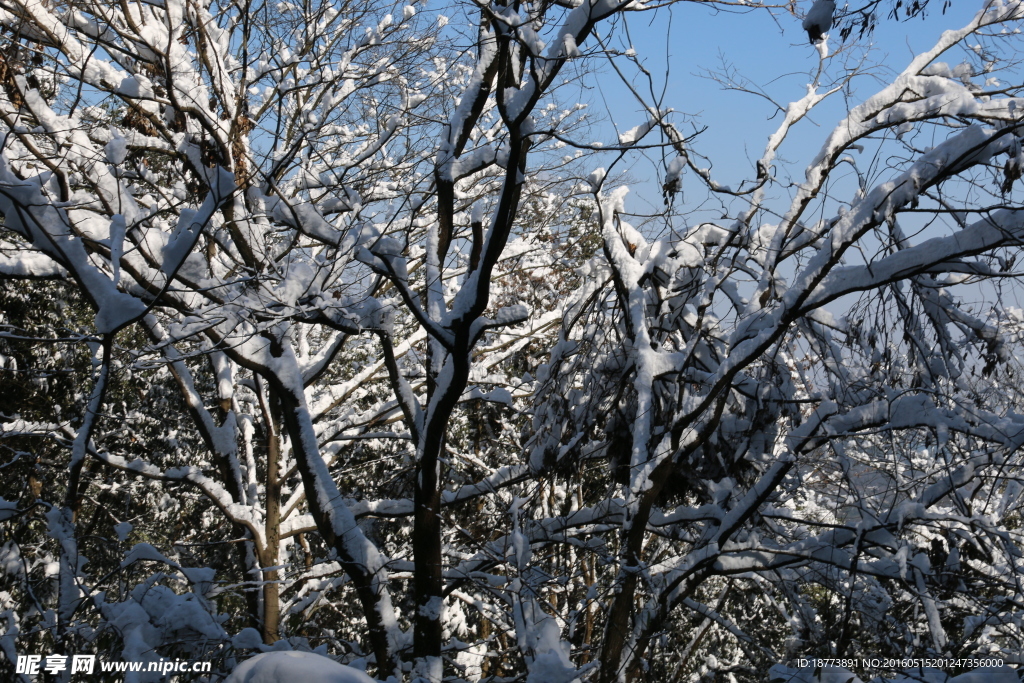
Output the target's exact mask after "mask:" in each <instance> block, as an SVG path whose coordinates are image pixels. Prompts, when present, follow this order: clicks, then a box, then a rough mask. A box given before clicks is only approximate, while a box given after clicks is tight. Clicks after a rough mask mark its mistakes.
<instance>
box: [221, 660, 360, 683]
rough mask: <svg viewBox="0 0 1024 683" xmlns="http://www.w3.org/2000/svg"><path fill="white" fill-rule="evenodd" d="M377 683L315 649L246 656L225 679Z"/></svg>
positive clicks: (269, 682)
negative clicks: (316, 652) (313, 650)
mask: <svg viewBox="0 0 1024 683" xmlns="http://www.w3.org/2000/svg"><path fill="white" fill-rule="evenodd" d="M284 681H302V683H376V681H374V680H373V679H372V678H370V677H369V676H367V675H366V674H365V673H363V672H362V671H360V670H359V669H353V668H352V667H350V666H344V665H342V664H338V663H337V662H336V661H334V660H333V659H328V658H327V657H324V656H322V655H318V654H315V653H313V652H264V653H263V654H261V655H256V656H255V657H253V658H252V659H247V660H246V661H244V662H242V663H241V664H239V665H238V667H237V668H236V669H235V670H234V671H233V672H232V673H231V675H230V676H228V678H227V680H226V681H224V683H283V682H284Z"/></svg>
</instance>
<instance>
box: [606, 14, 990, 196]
mask: <svg viewBox="0 0 1024 683" xmlns="http://www.w3.org/2000/svg"><path fill="white" fill-rule="evenodd" d="M931 4H932V7H930V8H929V11H928V14H927V16H926V17H925V18H924V19H922V18H915V19H911V20H905V21H895V20H891V19H885V18H883V19H882V20H881V21H880V22H879V26H878V29H877V30H876V31H875V33H874V35H873V36H871V37H870V38H866V39H864V40H862V41H859V44H858V46H857V47H852V48H848V51H847V52H845V53H844V55H840V56H839V57H836V58H835V59H833V60H832V62H831V64H830V66H829V70H830V71H831V72H833V73H834V74H837V75H838V74H841V73H842V71H843V67H844V63H851V62H852V63H859V60H860V59H861V58H863V59H865V60H866V62H865V63H866V64H867V65H874V66H873V68H872V69H871V73H872V74H874V75H875V76H876V77H877V78H873V77H872V76H870V75H865V76H862V77H860V78H858V79H856V80H855V81H854V82H853V96H852V98H851V99H849V100H846V99H844V97H843V95H842V94H838V93H837V94H836V95H834V96H833V97H832V98H831V99H830V100H829V101H826V102H825V103H823V104H822V105H820V106H819V108H816V109H815V111H814V112H812V115H811V116H810V117H809V119H808V120H805V121H803V122H801V123H800V124H798V126H797V127H796V128H795V129H794V131H793V133H791V138H792V139H789V140H788V141H787V143H786V144H785V145H784V147H783V150H784V151H783V157H784V158H785V159H786V160H787V161H790V162H793V163H794V164H796V166H798V167H799V168H800V169H802V167H803V166H804V165H806V163H807V162H808V161H809V160H810V158H811V157H812V156H813V155H814V153H815V152H816V151H817V150H818V148H819V147H820V146H821V144H822V143H823V142H824V140H825V137H826V136H827V134H828V132H829V131H830V130H831V129H832V127H834V125H835V124H836V123H838V122H839V121H840V120H841V119H842V118H843V117H844V116H845V114H846V111H847V109H848V107H850V106H853V105H856V104H858V103H859V102H860V101H862V100H863V99H864V98H865V97H867V96H868V95H870V94H872V93H873V92H874V91H875V90H876V89H878V88H879V87H880V86H881V85H882V83H881V82H880V81H879V80H877V79H878V78H882V79H884V78H885V77H886V75H887V74H888V75H892V74H895V73H898V72H899V71H900V70H902V69H903V68H904V67H905V66H906V64H907V63H908V62H909V61H910V60H911V58H912V56H913V55H914V54H916V53H917V52H921V51H923V50H925V49H927V48H929V47H931V46H932V45H933V44H934V42H935V40H936V39H937V38H938V37H939V35H941V33H942V31H944V30H946V29H952V28H959V27H961V26H963V25H964V24H966V23H967V22H968V21H970V19H971V18H972V17H973V16H974V14H975V12H976V11H977V10H979V9H980V8H981V6H982V3H981V2H978V1H976V0H971V1H965V0H958V1H956V2H954V3H953V6H952V7H950V8H948V9H947V11H946V13H945V14H943V13H942V12H941V7H942V2H941V0H933V2H932V3H931ZM809 7H810V3H809V2H801V3H800V4H799V8H800V10H801V13H803V12H806V10H807V9H808V8H809ZM841 10H842V7H840V11H841ZM652 16H653V19H652ZM800 23H801V22H800V19H798V18H797V17H795V16H793V15H791V14H789V13H785V12H781V11H779V12H776V14H775V16H774V17H773V16H772V15H771V14H769V13H768V12H767V11H765V10H757V11H754V10H751V11H742V10H741V11H736V12H727V11H715V10H713V9H711V8H710V7H708V6H707V5H703V4H699V3H681V4H678V5H675V6H673V7H672V8H671V9H662V10H659V11H658V12H657V13H655V14H653V15H652V14H651V13H637V14H631V15H629V31H630V37H631V39H632V43H633V47H634V48H635V50H636V52H637V53H638V55H639V56H640V57H642V58H643V64H644V66H645V67H646V68H647V69H648V71H650V73H651V76H652V80H653V82H654V83H655V84H656V86H655V90H656V91H658V92H660V91H661V90H662V88H664V89H665V97H664V104H663V106H666V107H671V108H672V109H674V110H676V111H677V112H680V113H681V114H684V116H682V117H679V118H677V119H676V120H677V122H679V121H692V123H693V125H694V126H707V129H706V130H705V131H704V132H703V133H702V134H701V135H700V136H699V137H698V139H697V140H696V141H695V143H694V149H695V150H696V151H698V152H700V153H702V154H704V155H706V156H707V157H708V158H709V160H710V162H711V165H712V168H713V170H714V175H715V178H716V180H718V181H719V182H722V183H725V184H729V185H734V184H736V183H738V182H739V181H740V180H742V179H743V178H748V177H751V176H752V168H753V164H752V161H753V159H756V158H758V157H759V156H760V155H761V152H762V151H763V149H764V145H765V143H766V141H767V139H768V136H769V135H770V134H771V133H772V132H773V131H774V130H775V129H776V128H777V126H778V123H779V121H780V117H779V116H777V115H776V116H773V115H774V114H776V110H775V108H774V106H773V105H772V104H771V103H770V102H768V101H767V100H765V99H763V98H761V97H758V96H755V95H751V94H748V93H741V92H735V91H727V90H724V89H723V87H722V86H721V84H719V83H717V82H715V81H713V80H710V79H709V78H708V77H707V73H708V72H709V71H721V70H722V68H723V66H724V65H725V64H728V65H729V66H730V67H731V68H732V69H733V70H734V71H733V73H735V74H736V75H737V76H741V77H743V78H745V79H746V80H747V81H749V83H750V84H752V85H756V86H760V87H762V88H763V89H764V90H765V92H766V93H767V94H769V95H770V96H771V97H772V98H773V99H774V100H775V101H776V102H778V103H780V104H782V105H785V104H787V103H789V102H790V101H793V100H796V99H799V98H800V97H802V96H803V94H804V93H805V92H806V84H808V83H809V82H810V81H811V73H812V72H813V70H815V69H817V67H818V53H817V51H816V50H815V48H814V47H813V46H811V45H810V44H809V43H808V41H807V34H806V32H805V31H804V30H803V29H802V28H801V25H800ZM667 28H668V29H670V38H669V39H668V41H666V29H667ZM666 43H667V44H666ZM868 44H870V47H868ZM830 45H831V49H833V50H834V49H835V48H836V47H837V46H838V31H836V30H833V31H832V39H831V40H830ZM620 47H622V48H628V47H629V46H628V45H625V44H622V45H621V46H620ZM962 59H963V53H962V52H955V51H954V52H951V53H950V54H948V55H947V57H946V60H945V61H948V62H950V63H951V64H955V63H958V62H959V61H961V60H962ZM606 71H608V73H606V75H605V76H604V77H602V78H601V79H600V80H599V86H598V87H597V88H596V89H595V90H593V91H591V92H590V93H589V94H588V96H587V98H588V100H589V103H590V105H591V107H592V108H593V110H595V111H601V112H604V113H605V114H606V115H607V116H608V118H610V119H612V120H615V121H617V122H621V123H620V124H619V126H618V127H619V129H620V130H628V129H629V128H631V127H632V126H635V125H638V124H640V123H642V122H643V120H644V119H645V118H646V117H645V116H644V114H642V113H641V111H640V110H639V106H638V105H636V104H635V100H634V99H633V98H632V97H631V96H630V94H629V93H628V91H627V90H626V89H625V88H624V87H623V86H622V85H621V84H620V83H618V82H617V80H618V79H617V78H615V77H614V75H613V74H612V73H611V72H610V69H606ZM635 75H636V79H635V80H634V85H637V86H640V85H643V84H644V79H643V77H641V76H640V75H639V74H635ZM665 86H667V87H665ZM684 130H686V131H687V132H690V131H692V130H694V128H693V126H689V125H687V126H685V127H684ZM609 137H611V136H610V135H609ZM612 139H614V138H612ZM793 170H797V169H793ZM630 174H631V176H632V178H633V180H634V182H633V183H632V187H633V193H634V199H633V202H632V204H633V209H634V210H637V211H643V208H642V207H643V205H644V204H647V205H648V206H650V205H651V204H660V201H661V197H660V191H659V190H658V188H657V186H656V184H655V183H654V182H653V177H654V169H653V168H651V167H650V165H649V164H644V163H642V162H640V163H636V164H634V165H633V166H632V167H630ZM696 182H697V181H696V180H694V179H689V182H688V183H687V182H686V181H685V180H684V191H685V187H686V185H687V184H690V185H691V187H692V185H693V183H696ZM641 199H642V201H639V200H641ZM652 208H653V207H652Z"/></svg>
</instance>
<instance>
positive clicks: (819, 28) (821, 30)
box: [803, 0, 836, 43]
mask: <svg viewBox="0 0 1024 683" xmlns="http://www.w3.org/2000/svg"><path fill="white" fill-rule="evenodd" d="M835 11H836V3H835V2H834V1H833V0H814V4H813V5H811V9H810V11H809V12H807V16H806V17H804V21H803V27H804V30H805V31H807V35H808V37H809V38H810V39H811V42H812V43H814V42H817V41H818V40H821V37H822V35H823V34H825V33H826V32H827V31H828V30H829V29H830V28H832V15H833V14H835Z"/></svg>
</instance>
